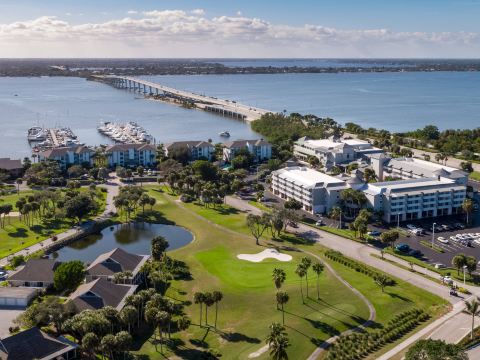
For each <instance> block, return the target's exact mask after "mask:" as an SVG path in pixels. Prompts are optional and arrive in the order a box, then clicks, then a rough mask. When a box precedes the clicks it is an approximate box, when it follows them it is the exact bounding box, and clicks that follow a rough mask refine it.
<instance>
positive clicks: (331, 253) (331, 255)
mask: <svg viewBox="0 0 480 360" xmlns="http://www.w3.org/2000/svg"><path fill="white" fill-rule="evenodd" d="M325 256H326V257H327V258H328V259H330V260H333V261H336V262H338V263H340V264H342V265H345V266H347V267H349V268H351V269H354V270H355V271H357V272H359V273H362V274H365V275H367V276H369V277H371V278H372V279H376V278H377V277H379V276H381V275H382V276H384V275H385V274H384V273H382V272H380V271H376V270H374V269H372V268H371V267H369V266H367V265H364V264H362V263H359V262H357V261H355V260H353V259H350V258H348V257H346V256H344V255H343V254H342V253H341V252H339V251H335V250H327V251H325ZM387 278H388V283H387V286H393V285H395V280H394V279H392V278H391V277H389V276H387Z"/></svg>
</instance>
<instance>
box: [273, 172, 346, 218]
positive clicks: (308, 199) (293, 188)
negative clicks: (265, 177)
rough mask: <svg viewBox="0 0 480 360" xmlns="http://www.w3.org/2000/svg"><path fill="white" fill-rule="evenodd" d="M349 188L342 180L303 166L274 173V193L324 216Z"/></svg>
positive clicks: (306, 209) (304, 208)
mask: <svg viewBox="0 0 480 360" xmlns="http://www.w3.org/2000/svg"><path fill="white" fill-rule="evenodd" d="M346 188H347V183H346V182H345V181H343V180H341V179H337V178H335V177H333V176H330V175H326V174H324V173H321V172H319V171H316V170H313V169H310V168H308V167H302V166H292V167H286V168H283V169H280V170H277V171H274V172H273V173H272V192H273V194H274V195H276V196H278V197H280V198H282V199H284V200H289V199H295V200H297V201H299V202H301V203H302V205H303V210H305V211H308V212H311V213H314V214H323V213H326V212H328V211H330V209H331V208H332V207H334V206H335V205H336V204H337V203H338V201H339V200H340V192H341V191H342V190H344V189H346Z"/></svg>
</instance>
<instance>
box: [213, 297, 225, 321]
mask: <svg viewBox="0 0 480 360" xmlns="http://www.w3.org/2000/svg"><path fill="white" fill-rule="evenodd" d="M212 297H213V302H214V303H215V329H216V328H217V315H218V303H219V302H220V301H222V299H223V294H222V293H221V292H220V291H214V292H213V293H212Z"/></svg>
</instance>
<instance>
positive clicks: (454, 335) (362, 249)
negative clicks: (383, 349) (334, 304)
mask: <svg viewBox="0 0 480 360" xmlns="http://www.w3.org/2000/svg"><path fill="white" fill-rule="evenodd" d="M226 202H227V204H229V205H230V206H233V207H235V208H237V209H240V210H243V211H247V212H251V213H254V214H260V213H261V210H259V209H258V208H256V207H254V206H252V205H250V204H248V202H246V201H244V200H241V199H238V198H236V197H231V196H229V197H227V199H226ZM291 230H293V231H295V232H297V233H298V234H299V235H302V236H307V237H309V238H311V239H314V240H315V241H316V242H318V243H319V244H321V245H324V246H326V247H329V248H331V249H334V250H337V251H341V252H342V253H343V254H345V255H346V256H348V257H351V258H353V259H356V260H359V261H362V262H364V263H368V264H369V265H371V266H373V267H375V268H377V269H380V270H382V271H384V272H386V273H388V274H391V275H393V276H395V277H397V278H400V279H402V280H404V281H407V282H409V283H411V284H413V285H416V286H417V287H420V288H422V289H425V290H427V291H429V292H431V293H433V294H436V295H438V296H440V297H442V298H444V299H446V300H448V301H449V302H450V303H452V304H453V309H452V311H450V312H449V313H448V314H446V315H445V316H443V317H442V318H440V319H437V320H436V321H434V322H433V323H432V324H429V325H428V326H427V327H425V328H424V329H422V330H421V331H419V332H417V333H415V334H413V335H412V336H410V337H409V338H407V339H406V340H405V341H403V342H402V343H400V344H398V345H397V346H396V347H394V348H393V349H391V350H390V351H389V352H388V353H387V354H385V355H384V356H382V357H381V358H380V359H382V360H387V359H389V358H390V357H391V356H393V355H395V354H397V353H399V352H400V351H402V350H404V349H405V348H407V347H408V346H410V345H411V344H412V343H414V342H415V341H417V340H418V339H420V338H421V337H423V336H427V335H428V334H430V333H432V334H435V336H436V338H439V339H445V340H448V341H453V342H457V341H459V340H460V339H461V338H462V337H463V335H464V332H463V330H464V329H465V328H466V327H469V326H471V325H470V321H471V320H470V319H468V318H466V317H465V316H464V314H463V313H462V310H463V309H464V305H463V301H464V300H468V298H463V297H451V296H449V290H448V288H447V287H446V286H442V285H440V284H438V283H436V282H433V281H430V280H428V279H427V278H425V277H423V276H421V275H419V274H416V273H413V272H411V271H408V270H405V269H402V268H400V267H398V266H396V265H393V264H391V263H388V262H386V261H383V260H381V259H378V258H375V257H373V256H371V255H374V254H375V255H379V252H378V250H376V249H375V248H373V247H370V246H368V245H366V244H361V243H358V242H355V241H350V240H348V239H345V238H342V237H340V236H337V235H334V234H330V233H326V232H324V231H321V230H317V229H315V228H312V227H310V226H306V225H304V224H299V226H298V228H297V229H291ZM385 257H386V258H387V259H389V260H391V261H394V262H397V263H399V264H401V265H403V266H405V267H407V268H408V267H409V264H408V263H407V262H406V261H403V260H402V259H398V258H397V257H394V256H390V255H388V254H387V255H385ZM414 269H415V270H416V271H418V272H420V271H421V272H422V273H424V274H426V275H429V276H431V277H433V278H437V277H438V274H437V273H435V272H432V271H429V270H426V269H423V268H420V267H416V266H414ZM465 287H466V288H468V289H469V290H470V291H471V292H472V293H473V294H474V295H477V296H479V295H480V289H479V288H477V287H474V286H469V285H466V286H465ZM452 328H456V329H457V330H456V331H455V332H453V331H452Z"/></svg>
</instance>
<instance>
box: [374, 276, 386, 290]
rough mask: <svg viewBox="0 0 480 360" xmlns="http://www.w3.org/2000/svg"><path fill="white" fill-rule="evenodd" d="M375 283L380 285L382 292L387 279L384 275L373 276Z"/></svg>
mask: <svg viewBox="0 0 480 360" xmlns="http://www.w3.org/2000/svg"><path fill="white" fill-rule="evenodd" d="M374 280H375V283H376V284H377V285H378V286H380V288H381V289H382V293H383V292H385V287H386V286H388V283H389V279H388V277H387V276H386V275H383V274H382V275H378V276H376V277H375V279H374Z"/></svg>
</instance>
